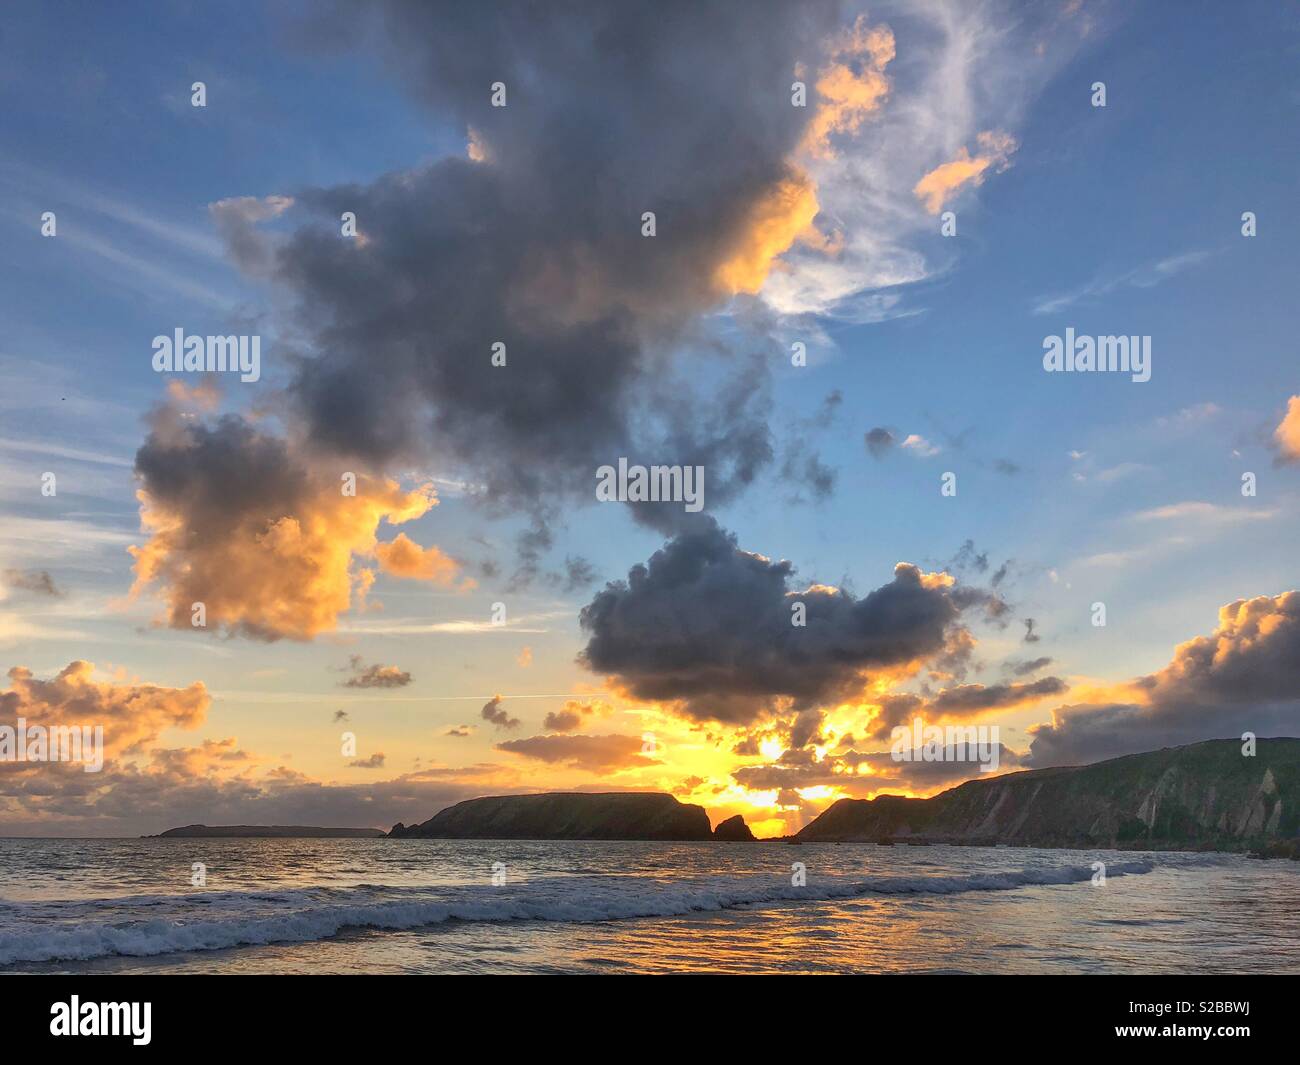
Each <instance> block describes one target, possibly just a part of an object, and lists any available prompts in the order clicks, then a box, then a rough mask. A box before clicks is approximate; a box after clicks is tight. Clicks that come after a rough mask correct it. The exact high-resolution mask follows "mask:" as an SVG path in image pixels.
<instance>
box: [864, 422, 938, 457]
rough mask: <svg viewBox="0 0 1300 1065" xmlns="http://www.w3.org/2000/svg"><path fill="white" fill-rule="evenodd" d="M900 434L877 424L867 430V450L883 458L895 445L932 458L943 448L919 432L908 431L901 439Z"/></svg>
mask: <svg viewBox="0 0 1300 1065" xmlns="http://www.w3.org/2000/svg"><path fill="white" fill-rule="evenodd" d="M900 435H901V434H900V433H897V432H896V431H895V430H892V429H886V428H884V427H883V426H876V427H875V428H874V429H869V430H868V431H867V433H866V436H865V437H864V438H863V440H864V442H865V444H866V445H867V451H868V452H870V454H871V457H872V458H875V459H883V458H884V457H885V456H886V455H888V454H889V453H890V452H891V451H893V449H894V448H895V447H901V448H906V449H907V450H908V451H910V452H911V453H912V454H913V455H916V456H918V457H920V458H931V457H932V456H934V455H937V454H939V452H940V450H941V449H940V448H939V447H937V446H936V445H934V444H932V443H930V441H929V440H927V439H926V438H925V437H923V436H921V435H920V434H918V433H908V434H907V435H906V436H904V437H903V438H902V439H901V440H900V439H899V436H900Z"/></svg>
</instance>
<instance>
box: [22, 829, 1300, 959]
mask: <svg viewBox="0 0 1300 1065" xmlns="http://www.w3.org/2000/svg"><path fill="white" fill-rule="evenodd" d="M0 972H4V973H105V974H121V973H315V974H320V973H452V974H454V973H697V972H699V973H1262V972H1272V973H1300V863H1297V862H1292V861H1259V860H1254V859H1250V858H1247V857H1244V856H1241V855H1230V854H1204V853H1200V854H1190V853H1166V852H1158V853H1148V852H1134V851H1123V852H1117V851H1068V850H1039V849H1032V848H1022V847H994V848H980V847H949V846H937V845H936V846H923V847H922V846H903V845H898V846H892V847H889V846H879V845H875V844H850V843H845V844H839V845H837V844H829V843H821V844H804V845H802V846H790V845H786V844H782V843H720V842H719V843H715V842H703V843H643V842H636V843H632V842H568V841H545V842H542V841H499V840H472V841H470V840H419V839H406V840H390V839H0Z"/></svg>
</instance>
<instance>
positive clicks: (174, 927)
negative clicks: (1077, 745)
mask: <svg viewBox="0 0 1300 1065" xmlns="http://www.w3.org/2000/svg"><path fill="white" fill-rule="evenodd" d="M1154 867H1155V866H1154V863H1152V862H1149V861H1131V862H1116V863H1111V864H1108V865H1107V867H1106V875H1107V876H1108V877H1118V876H1125V875H1136V874H1142V873H1148V872H1150V871H1151V870H1152V869H1153V868H1154ZM1092 876H1093V872H1092V869H1091V867H1090V866H1086V865H1079V866H1074V865H1069V866H1057V867H1052V868H1033V869H1019V870H1010V871H1007V872H999V873H976V874H967V875H948V876H883V877H869V878H865V879H863V878H860V877H844V876H840V877H816V876H814V877H812V878H810V882H809V884H808V886H807V887H793V886H791V884H790V882H789V879H788V878H785V877H781V878H776V877H773V878H771V879H768V878H763V879H762V880H759V879H758V878H757V877H749V878H742V877H724V878H717V879H716V880H706V879H694V880H691V881H684V882H671V881H669V882H666V881H663V880H652V879H649V878H644V877H598V878H587V877H548V878H542V879H538V880H531V881H525V882H521V883H519V884H515V885H510V886H507V887H503V888H490V887H486V886H472V887H466V886H461V887H456V888H443V889H424V888H394V887H358V888H349V889H303V888H293V889H287V890H283V891H264V892H209V893H201V894H200V893H193V894H186V895H178V896H164V895H148V896H134V897H126V898H114V899H98V900H95V899H92V900H78V901H68V902H61V903H43V904H21V903H8V904H5V905H3V907H0V964H3V965H11V964H14V963H32V962H48V961H74V960H75V961H84V960H88V959H91V958H100V957H106V956H111V955H125V956H130V957H151V956H155V955H159V954H172V953H185V952H190V951H203V950H222V949H228V948H231V947H241V946H255V945H263V944H269V943H301V942H310V941H314V940H319V939H327V938H329V937H330V936H334V935H337V934H338V933H339V932H342V931H344V930H346V929H359V930H366V929H368V930H376V931H380V930H388V931H398V930H403V929H413V928H420V927H423V926H427V925H436V924H441V923H443V922H445V921H501V922H505V921H554V922H599V921H615V920H625V919H629V918H637V917H670V916H680V915H684V914H689V913H696V912H708V911H718V910H726V909H732V908H735V907H742V906H760V905H787V904H798V903H800V902H817V901H831V900H836V899H850V898H857V897H865V896H871V895H908V894H933V895H956V894H960V893H963V892H969V891H1011V890H1015V889H1017V888H1023V887H1033V886H1042V885H1064V884H1079V883H1086V882H1088V881H1090V880H1091V879H1092ZM154 907H157V908H158V909H159V911H160V912H159V914H158V915H157V916H156V917H154V916H153V915H152V914H151V915H150V919H147V920H140V919H132V915H135V914H138V913H139V912H140V911H141V910H145V911H148V910H149V909H151V908H154ZM199 907H202V909H198V908H199ZM182 908H183V909H182ZM196 909H197V910H198V912H197V913H196ZM52 910H55V911H57V912H58V913H59V917H60V919H59V920H58V921H55V922H48V921H46V920H33V918H35V917H36V916H37V912H38V911H39V913H40V914H41V915H42V916H43V917H48V916H49V915H51V912H52ZM169 910H172V911H176V910H179V912H180V914H183V916H179V915H178V916H176V917H168V916H167V913H168V911H169ZM123 918H125V919H123ZM5 926H7V927H5Z"/></svg>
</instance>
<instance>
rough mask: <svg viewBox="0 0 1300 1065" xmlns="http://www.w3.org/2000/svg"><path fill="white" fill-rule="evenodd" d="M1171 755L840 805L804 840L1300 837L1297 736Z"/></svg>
mask: <svg viewBox="0 0 1300 1065" xmlns="http://www.w3.org/2000/svg"><path fill="white" fill-rule="evenodd" d="M1241 747H1242V744H1241V741H1240V740H1236V739H1233V740H1209V741H1207V742H1205V743H1196V744H1191V745H1189V746H1186V747H1167V748H1165V749H1163V750H1159V751H1151V752H1149V753H1146V754H1132V755H1127V756H1125V757H1123V758H1113V759H1110V760H1109V761H1105V762H1096V763H1094V764H1093V765H1085V766H1069V767H1062V768H1056V769H1038V770H1030V771H1028V772H1023V773H1009V774H1007V775H1005V776H999V777H993V778H990V779H987V780H969V781H967V782H966V783H964V784H960V785H958V786H957V787H955V788H951V789H949V790H948V791H945V792H942V793H941V794H939V795H935V796H933V797H932V798H929V799H907V798H902V797H900V796H895V795H882V796H880V797H878V798H876V799H841V800H840V801H839V802H836V803H834V804H833V805H831V806H830V807H829V808H827V809H826V810H825V811H824V812H823V813H822V814H821V815H820V816H819V817H817V818H816V819H815V820H814V821H812V822H811V823H809V824H808V825H806V826H804V828H803V829H802V830H800V832H799V833H798V835H797V837H796V838H797V839H799V840H800V841H801V842H805V843H813V842H821V841H849V840H854V841H868V842H878V841H885V840H894V839H897V840H904V839H912V840H923V841H929V842H949V843H970V844H994V843H1012V844H1021V845H1025V846H1033V847H1106V848H1112V847H1114V848H1125V849H1136V850H1140V849H1151V850H1196V849H1206V850H1244V849H1246V848H1248V847H1252V846H1258V845H1261V844H1264V843H1266V842H1268V841H1270V840H1279V839H1289V838H1292V837H1295V836H1297V835H1300V739H1261V740H1259V741H1257V748H1256V753H1255V755H1254V756H1253V757H1246V756H1243V755H1242V753H1241Z"/></svg>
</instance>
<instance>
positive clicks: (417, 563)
mask: <svg viewBox="0 0 1300 1065" xmlns="http://www.w3.org/2000/svg"><path fill="white" fill-rule="evenodd" d="M389 520H390V521H391V520H392V519H391V518H390V519H389ZM375 557H376V558H377V559H378V560H379V568H380V569H382V570H383V571H384V572H385V573H389V574H392V575H393V576H394V577H405V578H406V579H407V580H413V581H431V582H432V583H434V584H442V585H450V584H454V583H455V581H456V575H457V574H458V573H459V572H460V566H459V565H458V564H457V563H456V561H455V559H453V558H450V557H449V556H447V555H446V554H444V553H443V552H442V551H440V550H439V549H438V548H437V547H421V546H420V545H419V544H417V543H415V541H413V540H412V539H411V538H410V537H408V536H407V535H406V533H398V534H397V538H396V539H394V540H392V541H390V542H388V543H382V544H376V545H375ZM474 583H475V582H474V581H472V580H469V579H468V578H467V579H466V580H465V581H463V582H462V583H461V585H460V587H461V589H462V590H464V591H468V590H469V589H471V588H473V587H474Z"/></svg>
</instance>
